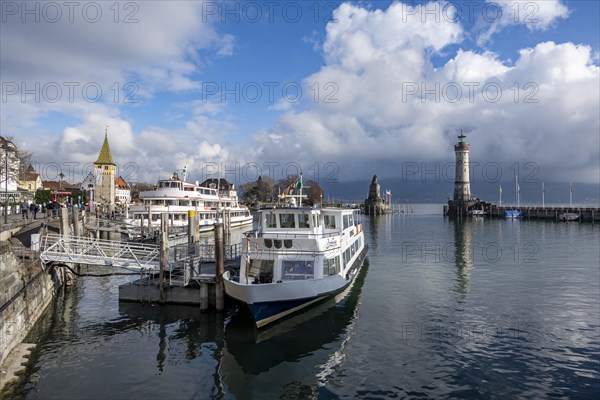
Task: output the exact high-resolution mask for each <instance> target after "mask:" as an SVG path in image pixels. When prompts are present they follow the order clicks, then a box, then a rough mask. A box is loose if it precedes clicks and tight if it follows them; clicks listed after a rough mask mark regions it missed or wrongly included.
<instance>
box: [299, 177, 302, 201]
mask: <svg viewBox="0 0 600 400" xmlns="http://www.w3.org/2000/svg"><path fill="white" fill-rule="evenodd" d="M299 194H300V199H299V201H298V204H299V205H298V207H302V171H300V189H299Z"/></svg>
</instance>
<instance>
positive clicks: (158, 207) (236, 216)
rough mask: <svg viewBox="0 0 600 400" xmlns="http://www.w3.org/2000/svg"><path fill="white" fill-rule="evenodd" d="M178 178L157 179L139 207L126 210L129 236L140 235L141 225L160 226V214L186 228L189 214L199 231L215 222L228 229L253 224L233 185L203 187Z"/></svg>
mask: <svg viewBox="0 0 600 400" xmlns="http://www.w3.org/2000/svg"><path fill="white" fill-rule="evenodd" d="M185 174H186V173H185V170H184V177H183V179H179V176H178V174H177V173H174V174H173V176H172V177H171V178H169V179H160V180H159V181H158V183H157V185H156V187H155V188H154V189H153V190H148V191H144V192H141V193H140V199H141V200H142V204H136V205H132V206H130V207H129V210H128V218H126V219H125V220H124V222H126V223H127V225H128V229H127V230H128V232H129V233H130V235H139V231H140V225H141V224H144V226H146V227H148V226H152V227H153V228H158V227H160V221H161V215H162V214H167V215H168V217H169V225H170V226H187V225H188V216H189V213H190V211H194V213H195V214H196V215H197V216H198V219H199V227H200V232H207V231H210V230H212V229H214V224H215V223H217V222H222V223H224V224H225V225H226V226H227V227H229V228H235V227H239V226H244V225H249V224H252V215H251V214H250V210H248V208H247V207H246V206H243V205H240V204H239V202H238V196H237V191H236V189H235V186H234V185H233V184H231V183H229V182H228V181H227V180H225V179H223V178H218V179H207V180H206V181H204V182H203V183H202V184H198V182H196V183H190V182H186V180H185Z"/></svg>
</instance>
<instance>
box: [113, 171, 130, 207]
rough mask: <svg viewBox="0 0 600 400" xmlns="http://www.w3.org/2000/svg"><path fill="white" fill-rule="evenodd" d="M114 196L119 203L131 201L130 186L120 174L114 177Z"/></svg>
mask: <svg viewBox="0 0 600 400" xmlns="http://www.w3.org/2000/svg"><path fill="white" fill-rule="evenodd" d="M115 197H116V199H115V201H116V202H118V203H120V204H129V203H131V188H130V187H129V184H128V183H127V182H125V179H123V178H122V177H120V176H119V177H118V178H116V179H115Z"/></svg>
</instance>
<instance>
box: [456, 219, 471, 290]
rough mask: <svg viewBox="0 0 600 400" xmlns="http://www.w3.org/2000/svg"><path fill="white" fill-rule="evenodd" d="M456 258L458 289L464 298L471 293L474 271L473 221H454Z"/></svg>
mask: <svg viewBox="0 0 600 400" xmlns="http://www.w3.org/2000/svg"><path fill="white" fill-rule="evenodd" d="M452 222H453V223H454V258H455V263H456V288H455V290H456V291H457V292H458V293H460V294H462V295H463V296H464V295H466V294H467V293H468V292H469V282H470V280H471V270H472V269H473V239H472V234H471V228H472V224H473V221H472V220H471V219H468V218H466V219H462V218H460V219H454V220H453V221H452Z"/></svg>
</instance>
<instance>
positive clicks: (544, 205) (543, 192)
mask: <svg viewBox="0 0 600 400" xmlns="http://www.w3.org/2000/svg"><path fill="white" fill-rule="evenodd" d="M545 193H546V190H545V189H544V182H542V208H545V207H546V204H545V203H544V194H545Z"/></svg>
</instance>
